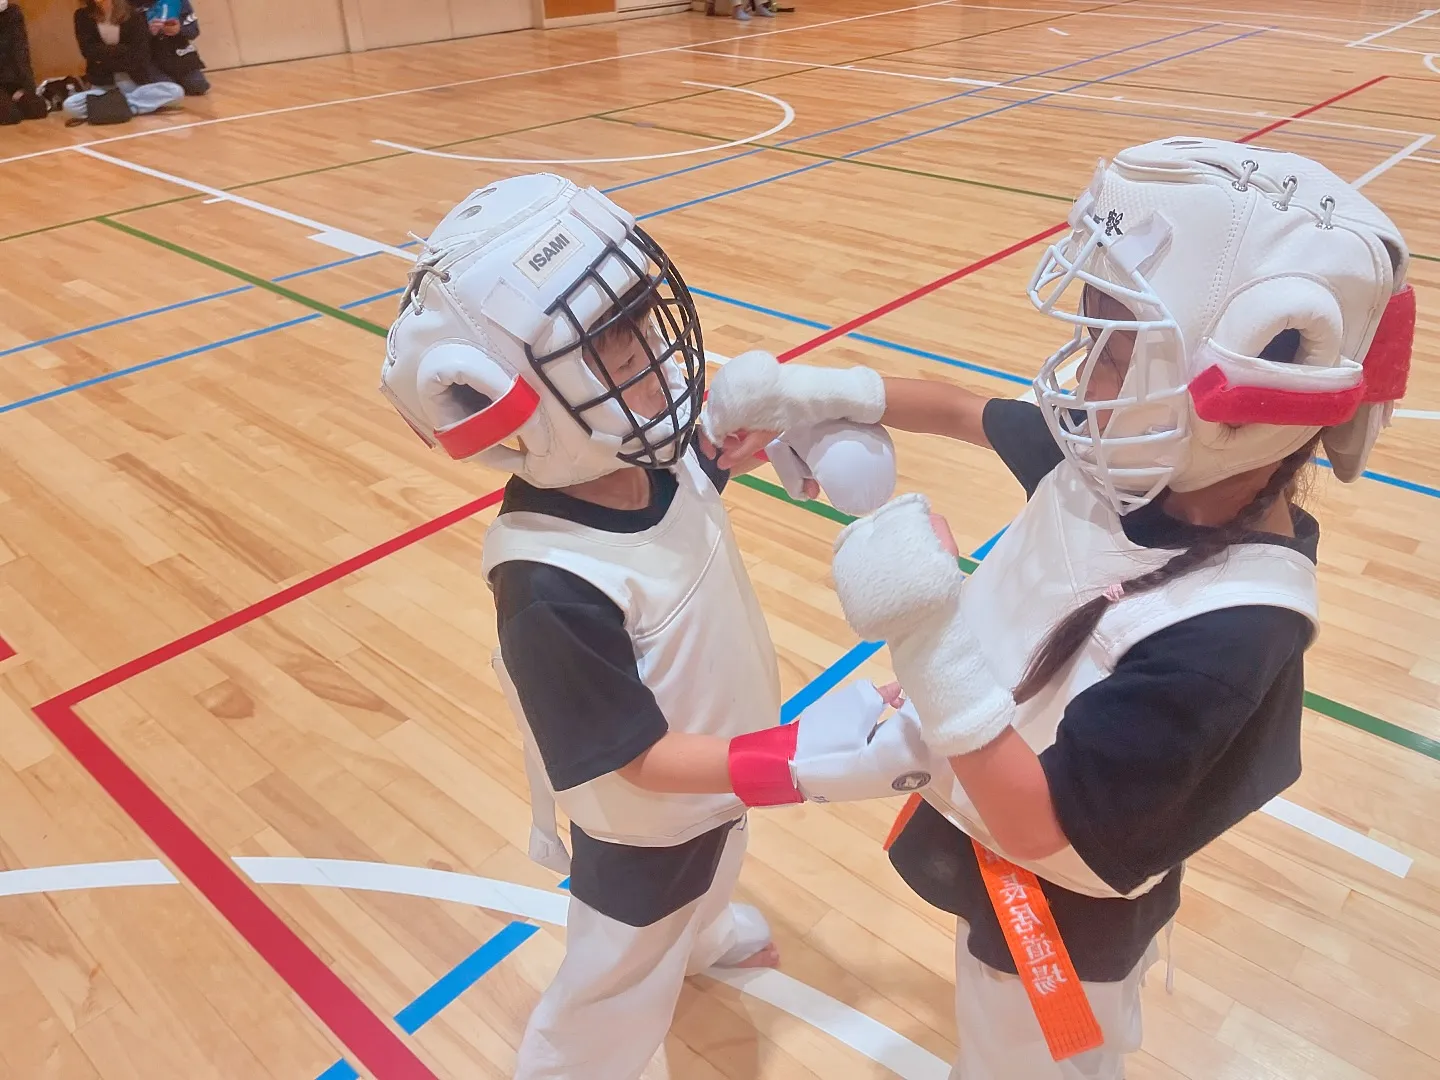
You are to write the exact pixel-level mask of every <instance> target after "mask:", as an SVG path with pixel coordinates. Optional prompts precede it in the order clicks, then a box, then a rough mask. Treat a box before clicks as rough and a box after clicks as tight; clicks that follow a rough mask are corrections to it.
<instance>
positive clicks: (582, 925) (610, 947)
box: [515, 821, 747, 1080]
mask: <svg viewBox="0 0 1440 1080" xmlns="http://www.w3.org/2000/svg"><path fill="white" fill-rule="evenodd" d="M746 839H747V832H746V828H745V822H744V821H741V822H740V823H739V824H737V825H736V827H735V828H733V829H732V830H731V831H730V835H729V837H728V838H727V839H726V842H725V850H724V852H723V853H722V854H721V856H720V865H719V867H718V868H717V869H716V871H715V880H714V881H713V882H712V883H711V885H710V889H709V891H708V892H706V893H705V894H704V895H703V896H701V897H700V898H698V899H696V900H693V901H691V902H690V903H689V904H687V905H685V907H683V908H681V909H680V910H679V911H676V912H672V913H671V914H670V915H667V916H666V917H665V918H663V919H661V920H660V921H659V922H655V923H651V924H650V925H649V926H640V927H636V926H627V925H626V924H625V923H622V922H617V921H616V920H614V919H611V918H607V917H606V916H604V915H601V914H600V913H599V912H598V911H596V910H595V909H594V908H592V907H589V906H588V905H586V904H584V903H582V902H581V901H579V900H576V899H575V898H574V897H573V896H572V897H571V898H570V913H569V917H568V919H567V925H566V931H565V958H564V960H562V961H561V963H560V970H559V971H557V972H556V973H555V981H554V982H552V983H551V984H550V987H549V989H547V990H546V991H545V993H544V994H543V995H541V998H540V1001H539V1003H538V1004H537V1005H536V1006H535V1011H534V1012H533V1013H532V1014H531V1016H530V1023H529V1025H528V1026H527V1027H526V1029H525V1036H524V1038H523V1039H522V1040H521V1042H520V1053H519V1058H518V1060H517V1062H516V1068H515V1080H638V1078H639V1076H640V1075H641V1073H643V1072H644V1071H645V1067H646V1066H647V1065H648V1064H649V1063H650V1059H651V1058H652V1057H653V1056H654V1055H655V1052H656V1051H657V1050H658V1049H659V1048H660V1047H661V1046H662V1045H663V1044H664V1042H665V1035H666V1033H667V1032H668V1031H669V1030H670V1020H671V1017H672V1016H673V1015H674V1013H675V1004H676V1002H677V1001H679V998H680V988H681V984H682V983H683V982H684V980H685V976H686V975H693V974H696V973H698V972H701V971H704V970H705V969H706V968H708V967H710V966H711V965H712V964H714V963H715V962H716V961H717V960H719V959H720V958H721V957H722V956H724V955H725V953H726V952H727V951H729V949H730V948H731V947H732V946H733V945H735V944H736V941H737V935H736V927H735V922H734V918H733V916H732V914H731V909H730V896H731V894H732V893H733V892H734V890H735V882H736V880H737V879H738V878H739V876H740V863H741V862H742V860H743V859H744V857H745V844H746Z"/></svg>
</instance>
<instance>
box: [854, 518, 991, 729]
mask: <svg viewBox="0 0 1440 1080" xmlns="http://www.w3.org/2000/svg"><path fill="white" fill-rule="evenodd" d="M832 571H833V574H834V577H835V591H836V592H837V593H838V594H839V597H840V606H841V608H842V609H843V610H844V612H845V619H846V621H847V622H848V623H849V624H850V626H851V628H852V629H853V630H854V631H855V632H856V633H857V634H859V635H860V636H861V637H863V638H865V639H867V640H870V641H879V640H883V641H885V642H886V643H888V644H889V646H890V658H891V664H892V666H893V667H894V670H895V677H896V678H897V679H898V680H899V681H900V685H901V686H903V687H904V688H905V692H906V693H907V694H908V695H909V696H910V701H911V703H912V704H913V705H914V708H915V712H916V713H918V715H919V718H920V725H921V729H922V731H923V733H924V738H925V743H926V745H927V746H928V747H929V748H930V750H931V751H932V752H934V753H935V754H937V755H942V756H944V757H954V756H956V755H959V754H968V753H971V752H973V751H975V750H979V749H980V748H981V747H983V746H985V745H987V744H988V743H990V742H992V741H993V740H994V739H995V738H997V737H998V736H999V735H1000V734H1001V733H1002V732H1003V731H1004V730H1005V729H1006V728H1007V727H1009V726H1010V724H1011V722H1012V721H1013V719H1014V717H1015V700H1014V698H1013V696H1012V695H1011V690H1010V687H1008V686H1002V685H1000V684H999V683H998V682H997V681H996V679H995V677H994V676H993V675H992V674H991V672H990V668H989V665H988V664H987V663H986V662H985V656H984V653H983V652H982V650H981V647H980V642H979V641H977V640H976V639H975V637H974V635H973V634H972V633H971V632H970V629H969V627H967V626H966V624H965V620H964V619H963V618H962V617H961V616H960V590H961V587H962V585H963V584H964V581H965V575H964V574H963V573H962V572H961V571H960V567H959V565H958V564H957V563H956V561H955V557H954V556H953V555H951V554H950V553H949V552H948V551H946V550H945V548H944V547H943V546H941V543H940V539H939V537H938V536H936V534H935V530H934V528H933V526H932V525H931V521H930V502H929V500H928V499H926V498H925V497H924V496H923V495H902V496H900V497H899V498H897V499H893V500H891V501H890V502H888V503H886V504H885V505H884V506H882V507H881V508H880V509H879V510H877V511H876V512H875V513H874V514H872V515H871V516H870V517H866V518H861V519H860V520H859V521H856V522H854V523H853V524H850V525H847V526H846V527H845V528H844V529H843V530H841V532H840V535H839V536H838V537H836V539H835V557H834V561H833V563H832Z"/></svg>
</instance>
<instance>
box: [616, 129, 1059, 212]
mask: <svg viewBox="0 0 1440 1080" xmlns="http://www.w3.org/2000/svg"><path fill="white" fill-rule="evenodd" d="M599 119H602V120H605V121H608V122H609V123H612V124H629V125H630V126H632V127H644V128H647V129H653V130H655V131H668V132H670V133H671V134H672V135H688V136H690V137H691V138H695V139H714V140H717V141H719V140H720V136H719V135H707V134H705V133H704V132H699V131H685V130H683V129H682V128H672V127H666V126H665V125H663V124H650V123H646V122H645V121H643V120H625V119H622V118H620V117H618V116H604V117H600V118H599ZM744 145H746V146H753V147H755V148H756V149H757V150H775V151H778V152H779V153H782V154H795V155H797V156H799V157H807V158H815V159H817V160H819V161H833V162H835V163H836V164H837V165H858V166H860V167H861V168H864V169H880V170H882V171H883V172H894V173H904V174H905V175H906V176H920V177H924V178H925V179H927V180H944V181H946V182H948V183H952V184H964V185H966V186H967V187H978V188H988V189H990V190H991V191H1004V192H1006V193H1008V194H1011V195H1029V196H1032V197H1034V198H1036V199H1050V200H1052V201H1054V202H1063V203H1069V202H1074V201H1075V200H1074V199H1072V198H1070V197H1068V196H1065V195H1051V194H1049V193H1048V192H1044V191H1028V190H1026V189H1025V188H1017V187H1010V186H1009V185H1007V184H992V183H990V182H989V181H987V180H970V179H968V178H966V177H963V176H950V175H948V174H947V173H935V172H926V171H925V170H924V169H907V168H906V167H905V166H903V165H887V164H885V163H884V162H880V161H868V160H866V159H864V158H845V157H835V156H834V155H833V154H822V153H819V152H818V151H815V150H802V149H800V148H799V147H798V146H781V145H779V144H778V143H762V142H749V143H745V144H744Z"/></svg>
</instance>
